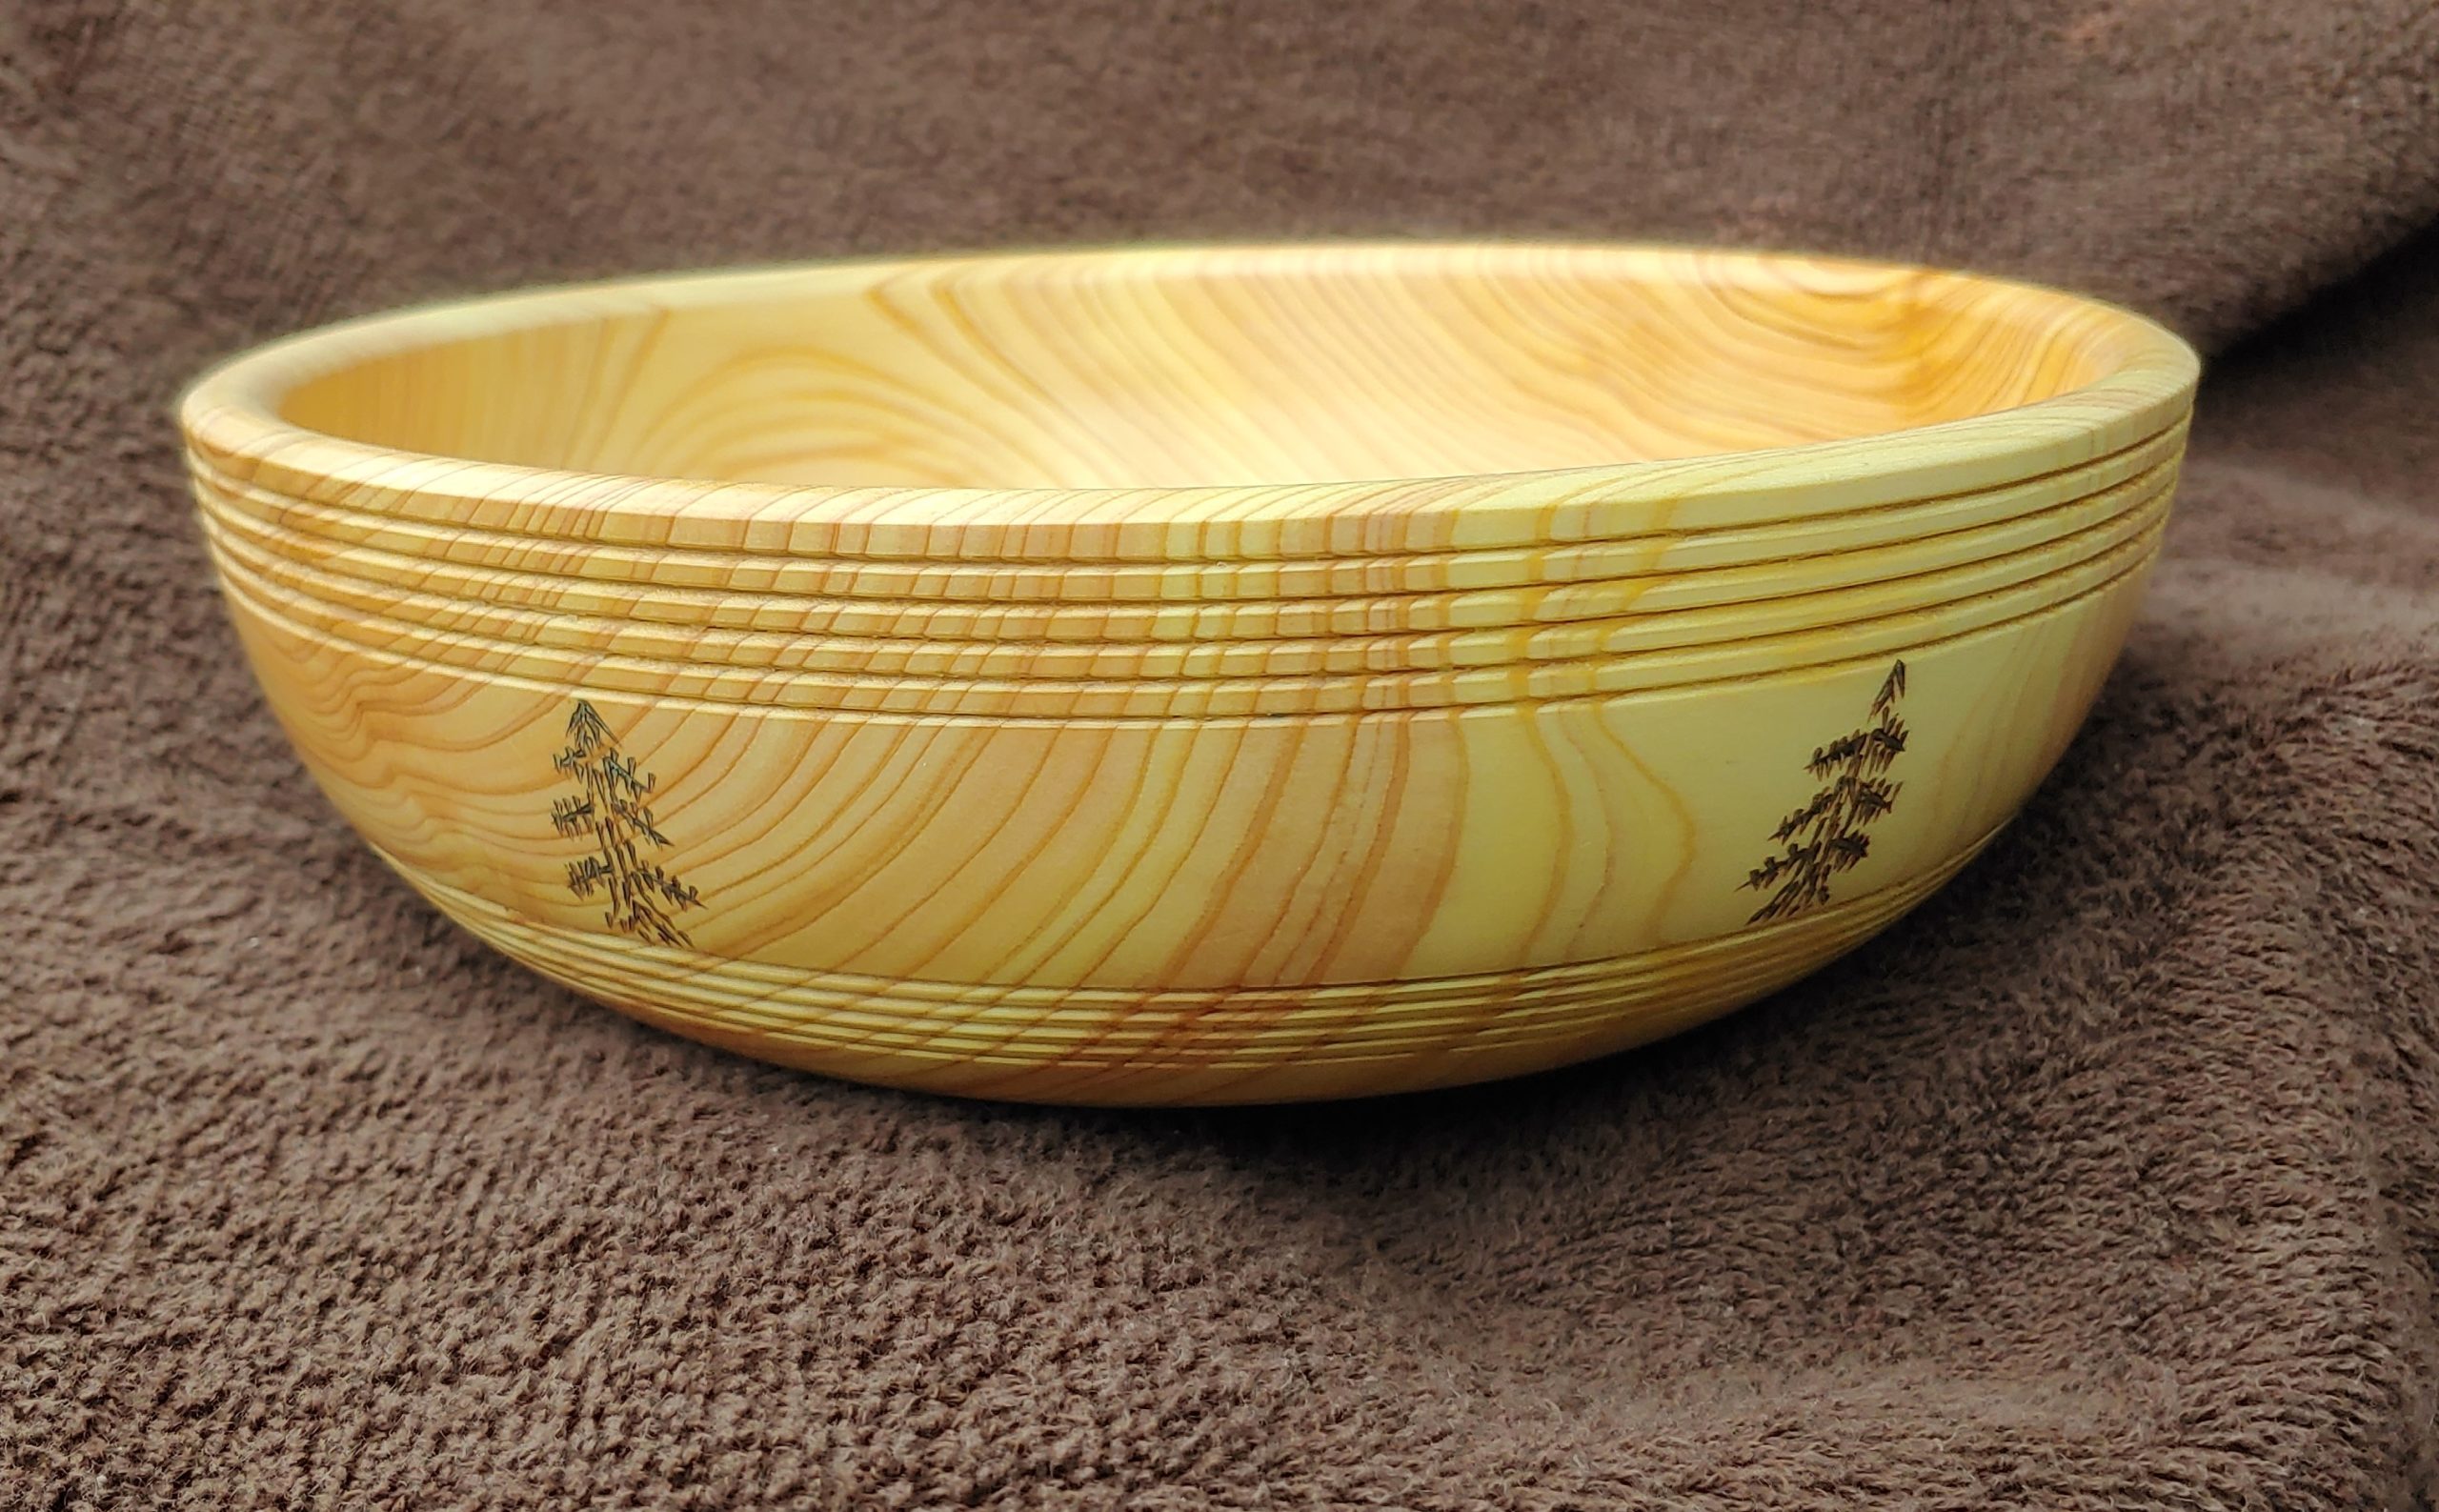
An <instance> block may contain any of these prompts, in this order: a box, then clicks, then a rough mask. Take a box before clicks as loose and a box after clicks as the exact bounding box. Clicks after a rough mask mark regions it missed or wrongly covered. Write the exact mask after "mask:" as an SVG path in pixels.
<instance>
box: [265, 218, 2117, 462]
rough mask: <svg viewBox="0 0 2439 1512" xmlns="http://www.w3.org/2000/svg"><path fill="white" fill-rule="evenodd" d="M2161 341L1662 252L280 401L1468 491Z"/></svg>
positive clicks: (361, 436)
mask: <svg viewBox="0 0 2439 1512" xmlns="http://www.w3.org/2000/svg"><path fill="white" fill-rule="evenodd" d="M2155 340H2156V335H2155V333H2152V332H2151V331H2150V329H2149V328H2148V327H2147V326H2146V325H2144V324H2143V323H2142V322H2139V321H2136V320H2134V319H2132V318H2131V317H2129V316H2126V315H2124V314H2122V313H2121V312H2115V311H2112V310H2109V309H2107V308H2106V307H2104V306H2098V305H2094V304H2091V303H2089V302H2087V301H2084V300H2080V299H2076V298H2073V297H2071V296H2068V295H2066V294H2060V293H2053V292H2048V291H2045V290H2039V289H2029V288H2026V287H2024V286H2020V285H2013V284H2004V283H1995V282H1992V281H1988V280H1984V279H1978V278H1973V277H1968V276H1964V275H1959V274H1952V273H1941V272H1923V271H1919V270H1909V269H1899V268H1883V267H1875V266H1869V265H1856V264H1844V263H1823V262H1818V261H1810V260H1802V259H1795V258H1777V257H1769V256H1763V255H1751V254H1732V253H1715V252H1689V251H1681V250H1674V249H1650V248H1599V247H1595V248H1582V247H1535V246H1519V247H1502V246H1488V247H1483V246H1471V247H1437V246H1428V245H1421V246H1415V247H1404V248H1400V247H1388V248H1381V247H1354V248H1345V247H1338V248H1333V247H1307V248H1296V247H1288V248H1270V249H1246V250H1241V251H1230V250H1218V251H1214V250H1195V251H1190V252H1189V251H1176V252H1148V253H1147V252H1141V251H1137V252H1128V253H1124V254H1115V253H1058V254H1028V255H1018V256H994V257H976V258H940V259H930V260H923V261H915V262H894V263H864V264H853V263H850V264H833V265H827V266H817V267H811V268H804V269H796V270H789V271H784V272H770V273H755V274H746V275H737V274H729V275H722V276H712V277H697V278H691V279H673V280H663V281H659V282H656V283H646V284H633V285H623V286H620V285H611V286H601V287H599V288H596V289H592V290H575V291H561V292H548V293H543V294H539V295H525V296H516V297H512V298H508V299H502V300H493V301H485V302H481V303H478V304H474V305H469V306H460V307H455V308H454V309H453V310H450V311H446V312H438V313H433V312H422V313H418V314H413V315H409V316H405V317H399V318H394V319H392V320H389V321H376V322H373V323H370V324H368V325H367V326H366V327H365V328H363V330H362V332H361V333H360V334H359V335H358V337H357V338H356V339H353V340H352V341H349V342H347V343H343V344H340V345H337V346H333V347H327V348H324V349H317V351H320V352H322V353H324V355H323V356H322V357H319V358H317V360H316V363H315V364H314V365H313V366H312V369H311V370H310V371H304V372H300V373H293V374H292V377H293V379H294V381H292V382H289V383H287V384H286V385H285V386H284V388H283V389H282V390H281V391H280V392H278V393H270V394H266V395H265V398H266V399H267V401H268V402H269V403H270V405H271V407H272V409H273V410H274V412H275V413H276V414H277V415H278V417H279V418H280V419H281V420H284V421H286V422H287V423H289V424H291V425H294V426H298V427H301V428H304V429H306V430H310V431H318V432H322V433H328V434H332V435H335V436H338V437H340V438H342V439H345V440H349V441H353V442H357V443H361V444H365V445H369V446H373V447H380V448H386V449H392V450H396V451H405V452H415V453H425V454H437V455H442V456H452V457H463V458H469V459H474V460H478V461H486V462H500V463H509V464H514V465H520V466H526V467H534V468H547V469H559V470H572V471H578V472H585V473H596V474H600V473H609V474H634V475H641V476H653V477H669V478H688V479H701V480H712V481H753V482H767V483H780V484H828V485H846V486H873V485H882V486H887V485H899V486H904V485H912V486H918V487H942V488H1034V487H1050V488H1136V487H1193V486H1200V485H1212V484H1297V483H1316V482H1329V481H1340V480H1350V481H1351V480H1360V479H1367V478H1391V477H1417V476H1458V475H1468V474H1508V473H1527V472H1538V471H1542V470H1548V469H1560V468H1571V467H1584V466H1599V465H1604V464H1611V463H1621V462H1635V461H1645V460H1656V459H1663V458H1674V457H1685V456H1696V455H1707V454H1719V453H1729V452H1741V451H1748V450H1755V449H1764V448H1776V447H1784V446H1791V445H1799V444H1803V443H1807V442H1816V441H1828V440H1840V439H1846V438H1852V437H1859V436H1869V435H1876V434H1881V433H1890V432H1898V431H1904V430H1907V429H1910V428H1913V427H1919V426H1925V425H1931V424H1937V423H1940V422H1943V421H1949V420H1958V419H1964V418H1966V417H1969V416H1973V415H1980V414H1986V413H1992V412H1996V411H2001V410H2006V409H2010V408H2014V407H2017V406H2021V405H2026V404H2030V403H2035V402H2038V401H2040V400H2044V399H2048V398H2052V397H2054V396H2057V395H2060V394H2064V393H2070V392H2071V391H2074V390H2076V389H2078V388H2080V387H2083V386H2085V385H2086V384H2089V383H2092V382H2094V381H2095V380H2097V379H2099V378H2102V377H2105V376H2106V375H2108V374H2110V373H2113V372H2115V371H2116V370H2117V369H2118V368H2119V367H2121V366H2123V365H2124V364H2125V363H2127V361H2129V360H2131V359H2132V358H2133V357H2134V356H2135V355H2137V354H2138V353H2139V352H2140V350H2141V349H2142V348H2143V347H2144V345H2145V344H2146V343H2148V342H2153V341H2155Z"/></svg>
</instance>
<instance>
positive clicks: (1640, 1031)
mask: <svg viewBox="0 0 2439 1512" xmlns="http://www.w3.org/2000/svg"><path fill="white" fill-rule="evenodd" d="M2194 377H2195V362H2194V358H2193V356H2192V353H2190V352H2189V351H2188V350H2187V348H2186V347H2185V346H2184V345H2183V344H2182V343H2180V342H2178V341H2177V340H2176V339H2175V338H2174V337H2173V336H2172V335H2169V334H2168V333H2166V332H2164V331H2162V330H2160V329H2159V328H2158V327H2156V326H2153V325H2151V324H2150V323H2148V322H2147V321H2144V320H2141V319H2139V318H2137V317H2135V316H2132V315H2130V314H2127V313H2126V312H2120V311H2117V310H2114V309H2111V308H2108V307H2106V306H2103V305H2099V304H2095V303H2092V302H2089V301H2086V300H2081V299H2077V298H2074V297H2072V296H2069V295H2066V294H2063V293H2059V292H2051V291H2046V290H2040V289H2033V288H2027V287H2024V286H2020V285H2013V284H2007V283H2003V282H1996V281H1991V280H1985V279H1977V278H1971V277H1966V276H1962V275H1957V274H1950V273H1941V272H1925V271H1921V270H1910V269H1903V268H1888V267H1879V266H1871V265H1862V264H1854V263H1844V262H1834V261H1824V260H1820V259H1802V258H1793V257H1778V256H1766V255H1757V254H1731V253H1721V252H1694V251H1685V250H1678V249H1652V248H1633V247H1591V246H1541V245H1513V246H1510V245H1465V246H1445V245H1432V244H1413V245H1358V246H1329V245H1322V246H1305V247H1292V246H1291V247H1273V248H1232V247H1219V248H1174V249H1138V250H1127V251H1115V252H1047V253H1024V254H1007V255H999V256H989V257H970V258H932V259H920V260H910V261H899V262H890V261H876V262H859V263H837V264H826V265H816V266H809V267H805V268H798V269H786V270H774V271H768V272H743V273H729V274H715V275H698V276H693V277H684V278H670V279H656V280H640V281H633V282H628V283H622V284H612V285H602V286H592V287H584V288H575V289H566V290H555V291H548V292H540V293H536V294H525V295H514V296H510V297H506V298H499V299H492V300H484V301H476V302H472V303H468V304H462V305H456V306H448V307H439V308H434V309H431V310H424V311H415V312H406V313H404V314H400V315H393V316H383V317H379V318H375V319H373V320H368V321H361V322H356V323H354V324H352V325H349V326H343V327H336V328H333V329H332V330H329V331H326V332H322V333H312V334H310V335H307V336H304V337H300V338H294V339H292V340H290V341H287V342H283V343H279V344H276V345H274V346H272V347H270V348H267V349H264V350H263V351H261V352H259V353H252V354H250V355H248V356H246V357H243V358H240V359H238V360H237V361H235V362H233V363H232V364H230V365H228V366H225V367H223V368H221V369H219V370H217V371H216V372H214V373H212V374H210V375H208V376H207V377H206V378H205V379H204V380H203V381H202V382H200V383H199V384H198V385H197V386H196V387H195V388H194V389H193V390H192V391H191V392H190V393H189V395H188V397H187V400H186V402H185V405H184V407H183V410H182V414H181V418H182V422H183V425H184V428H185V432H186V436H187V441H188V449H189V456H190V461H191V472H192V475H193V479H194V486H195V493H196V497H197V499H198V501H199V505H200V514H201V520H202V526H203V530H204V533H205V535H206V537H207V539H208V541H209V543H210V545H211V549H212V556H213V560H214V563H215V565H216V567H217V569H218V571H219V574H220V576H221V581H222V584H223V586H224V589H225V591H226V595H227V598H228V602H229V605H230V609H231V612H232V616H233V618H234V621H235V623H236V626H237V629H238V631H239V634H240V636H241V639H242V640H243V643H244V645H245V647H246V650H247V653H248V655H250V656H251V657H252V662H253V665H254V668H255V670H256V673H257V675H258V676H259V678H260V680H261V682H262V685H263V688H264V690H265V693H266V695H267V696H268V698H269V700H270V703H271V706H272V709H273V710H274V711H275V712H276V714H277V715H278V716H279V718H280V720H281V722H282V723H283V725H284V726H285V727H286V729H287V730H288V732H289V734H290V736H291V737H292V739H293V740H294V742H295V744H296V747H297V749H298V751H299V753H300V754H301V755H302V756H303V758H304V759H305V761H306V763H307V765H308V766H309V768H310V769H311V770H312V772H313V774H314V776H315V777H316V778H317V779H318V780H319V781H320V783H321V784H322V786H323V788H324V789H325V791H327V792H328V793H329V794H330V796H331V797H332V799H333V802H334V803H335V804H336V805H337V806H338V808H339V809H340V811H341V812H342V813H344V814H345V815H346V816H347V817H348V819H349V820H350V821H351V822H352V823H353V824H354V825H355V827H356V828H357V829H358V830H359V831H360V832H361V833H362V834H363V835H364V836H365V837H366V838H367V839H368V840H369V841H370V842H371V843H372V844H373V846H374V847H375V849H376V850H377V851H378V852H379V854H381V855H382V856H383V857H385V858H386V859H388V860H389V861H390V863H391V864H392V865H393V866H394V867H396V868H397V869H398V870H399V871H400V873H401V874H403V875H404V876H405V877H407V879H408V880H409V881H410V882H412V883H413V885H414V886H416V887H417V888H418V889H420V890H421V891H422V892H423V893H424V894H425V895H426V896H427V897H430V898H431V899H432V900H433V903H434V904H435V905H436V906H438V907H439V908H441V909H442V910H444V911H445V912H447V913H448V914H450V915H451V916H452V917H455V918H457V919H458V920H459V921H460V922H462V923H464V924H465V925H466V926H467V927H468V928H470V929H472V930H473V931H474V932H475V933H476V934H478V935H479V936H481V937H483V938H485V939H487V940H489V941H491V942H492V943H493V944H494V945H496V946H497V947H498V948H500V949H501V950H503V951H505V952H507V953H508V954H510V955H512V956H514V957H516V958H518V959H520V960H523V961H526V962H528V963H529V964H531V965H532V966H534V968H535V969H537V970H539V971H541V972H544V973H546V974H548V975H550V976H552V977H554V978H558V979H560V980H562V981H566V982H568V983H570V984H572V985H574V986H575V987H577V988H579V989H581V990H583V991H585V992H587V993H590V994H592V995H593V996H595V997H596V998H600V999H602V1000H603V1001H606V1002H609V1003H611V1004H613V1005H615V1006H617V1007H619V1008H621V1009H623V1010H625V1011H627V1012H630V1013H633V1014H635V1015H636V1016H637V1017H639V1018H645V1019H648V1020H650V1021H652V1022H655V1023H659V1024H662V1025H664V1026H666V1027H669V1028H672V1029H675V1030H676V1031H677V1032H679V1033H683V1034H688V1035H692V1036H695V1037H696V1038H704V1039H707V1040H711V1041H714V1042H716V1043H720V1044H724V1045H728V1046H732V1047H734V1048H736V1049H739V1050H742V1051H745V1052H747V1053H749V1054H754V1055H759V1056H764V1057H767V1058H772V1059H776V1060H780V1061H784V1062H786V1063H789V1064H795V1065H802V1066H807V1067H810V1068H814V1069H817V1070H821V1071H826V1072H830V1073H833V1074H837V1075H842V1076H850V1077H856V1078H859V1079H869V1080H875V1081H882V1082H891V1083H897V1084H903V1085H910V1086H918V1087H926V1088H934V1089H938V1090H944V1091H951V1092H959V1093H970V1094H976V1095H987V1096H998V1097H1012V1098H1035V1099H1069V1100H1091V1101H1111V1102H1161V1101H1217V1100H1251V1099H1277V1098H1307V1097H1330V1096H1345V1095H1353V1094H1361V1093H1369V1092H1380V1091H1389V1090H1397V1089H1403V1088H1413V1087H1421V1086H1429V1085H1438V1084H1445V1083H1450V1082H1457V1081H1463V1080H1469V1079H1481V1078H1484V1077H1490V1076H1499V1075H1506V1074H1511V1073H1515V1072H1519V1071H1524V1070H1529V1069H1534V1068H1537V1067H1542V1066H1547V1065H1552V1064H1558V1063H1561V1062H1563V1061H1566V1060H1570V1059H1575V1058H1582V1057H1584V1056H1588V1055H1594V1054H1599V1053H1602V1052H1604V1051H1607V1050H1611V1049H1615V1048H1618V1047H1621V1046H1624V1045H1628V1044H1632V1043H1635V1042H1637V1041H1640V1040H1643V1039H1648V1038H1652V1037H1654V1036H1656V1035H1660V1034H1664V1033H1668V1032H1671V1031H1673V1030H1676V1029H1678V1028H1682V1027H1683V1026H1685V1025H1687V1024H1690V1023H1692V1022H1696V1021H1699V1020H1700V1019H1702V1018H1706V1017H1709V1016H1711V1015H1713V1014H1716V1013H1719V1012H1723V1011H1725V1010H1727V1009H1730V1008H1733V1007H1735V1006H1737V1005H1739V1004H1741V1003H1743V1002H1745V1001H1749V1000H1750V999H1751V998H1754V997H1756V996H1759V995H1761V994H1762V993H1764V992H1767V991H1769V990H1771V989H1773V988H1775V987H1777V986H1780V985H1783V984H1784V983H1785V982H1787V981H1790V980H1792V979H1794V978H1797V977H1799V976H1801V975H1803V974H1804V972H1806V971H1809V970H1811V969H1813V968H1814V967H1815V966H1817V965H1819V964H1820V963H1821V962H1823V961H1824V960H1826V959H1828V958H1831V957H1833V956H1835V955H1836V954H1838V953H1839V952H1840V951H1843V950H1844V949H1847V948H1849V947H1851V946H1852V945H1853V944H1855V943H1856V942H1857V941H1859V940H1861V939H1862V938H1864V937H1867V936H1868V935H1869V934H1870V933H1872V932H1873V931H1874V930H1877V929H1878V928H1880V927H1882V926H1883V925H1885V923H1886V922H1887V921H1888V920H1890V919H1891V918H1893V917H1896V916H1897V915H1898V914H1899V913H1900V912H1902V911H1903V910H1904V909H1905V907H1907V906H1909V905H1910V904H1911V903H1913V902H1914V901H1915V900H1917V899H1918V898H1920V897H1922V896H1924V895H1925V894H1926V893H1927V892H1928V891H1930V890H1931V889H1932V888H1934V887H1936V886H1937V885H1938V884H1939V882H1940V881H1942V880H1944V879H1945V877H1947V876H1948V875H1950V874H1951V873H1952V872H1953V870H1954V869H1955V868H1956V867H1957V866H1959V865H1961V864H1963V862H1964V860H1965V858H1966V857H1969V856H1970V855H1971V854H1972V852H1973V851H1974V850H1975V849H1977V848H1978V847H1979V846H1980V845H1981V844H1982V843H1984V842H1985V840H1986V839H1987V837H1989V836H1990V835H1991V834H1992V833H1993V832H1994V831H1995V830H1996V829H1997V828H1999V827H2000V826H2001V825H2003V824H2004V823H2005V822H2006V819H2007V818H2008V816H2011V815H2012V814H2013V813H2014V812H2015V810H2016V809H2017V808H2018V807H2019V806H2020V805H2021V804H2022V803H2023V802H2024V800H2025V798H2026V796H2028V794H2029V793H2030V792H2031V790H2032V788H2033V787H2034V785H2035V784H2037V783H2038V782H2039V780H2040V779H2041V777H2042V776H2043V775H2044V774H2045V773H2046V771H2047V770H2048V768H2049V766H2050V765H2051V763H2052V762H2053V761H2054V760H2055V759H2056V757H2057V756H2058V754H2059V752H2060V751H2061V750H2062V749H2063V748H2064V746H2065V744H2066V741H2067V740H2068V738H2069V737H2070V736H2072V734H2073V732H2074V730H2075V729H2076V727H2077V726H2078V724H2079V723H2080V722H2081V720H2082V718H2083V716H2084V714H2085V712H2086V709H2087V708H2088V706H2089V704H2090V701H2091V699H2092V697H2093V696H2094V694H2095V693H2096V691H2097V689H2098V686H2099V683H2100V681H2101V679H2102V678H2103V677H2104V676H2105V675H2106V672H2107V670H2108V667H2109V665H2110V663H2111V662H2112V661H2113V659H2114V657H2115V655H2116V654H2117V652H2118V649H2119V647H2120V646H2121V644H2122V643H2123V640H2124V637H2125V635H2126V633H2127V626H2128V624H2129V623H2130V621H2131V618H2132V616H2133V614H2134V612H2135V608H2136V604H2137V600H2138V598H2139V595H2140V593H2141V587H2142V583H2143V580H2144V577H2145V575H2146V574H2147V570H2148V567H2149V565H2150V563H2151V561H2152V559H2153V557H2154V555H2155V554H2156V552H2157V550H2158V543H2159V539H2160V533H2161V531H2162V529H2163V527H2164V523H2165V519H2166V514H2167V508H2168V504H2169V499H2170V495H2171V493H2172V491H2173V488H2174V485H2175V479H2176V469H2177V464H2178V460H2179V458H2180V456H2181V455H2182V452H2183V447H2184V436H2185V423H2186V418H2187V412H2188V410H2189V406H2190V402H2191V394H2192V388H2193V381H2194Z"/></svg>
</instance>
